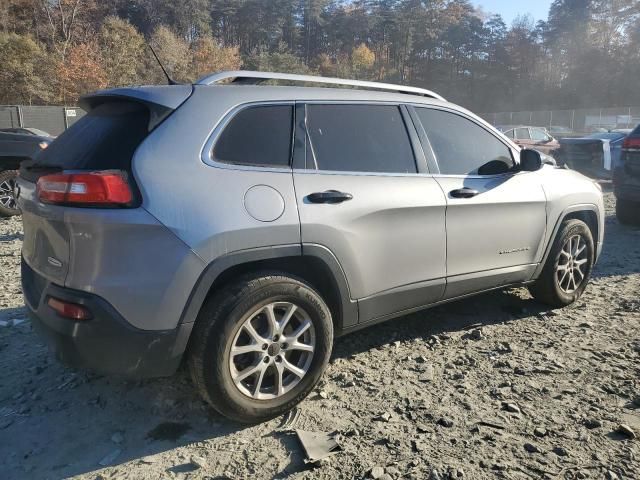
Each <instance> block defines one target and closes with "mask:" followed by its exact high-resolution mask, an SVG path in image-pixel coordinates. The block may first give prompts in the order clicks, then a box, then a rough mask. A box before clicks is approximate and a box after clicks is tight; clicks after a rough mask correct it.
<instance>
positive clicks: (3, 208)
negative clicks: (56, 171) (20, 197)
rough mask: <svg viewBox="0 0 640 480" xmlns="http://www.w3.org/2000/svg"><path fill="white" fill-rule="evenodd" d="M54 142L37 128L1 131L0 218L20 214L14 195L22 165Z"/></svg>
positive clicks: (52, 138)
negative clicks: (18, 171)
mask: <svg viewBox="0 0 640 480" xmlns="http://www.w3.org/2000/svg"><path fill="white" fill-rule="evenodd" d="M53 140H54V137H52V136H51V135H49V134H48V133H47V132H43V131H42V130H38V129H36V128H3V129H0V216H11V215H17V214H19V213H20V210H19V209H18V206H17V205H16V200H15V195H14V189H15V180H16V176H17V170H18V168H20V163H21V162H23V161H24V160H31V159H33V158H34V157H35V156H36V154H38V152H40V151H42V150H44V149H45V148H47V147H48V146H49V144H50V143H51V142H52V141H53Z"/></svg>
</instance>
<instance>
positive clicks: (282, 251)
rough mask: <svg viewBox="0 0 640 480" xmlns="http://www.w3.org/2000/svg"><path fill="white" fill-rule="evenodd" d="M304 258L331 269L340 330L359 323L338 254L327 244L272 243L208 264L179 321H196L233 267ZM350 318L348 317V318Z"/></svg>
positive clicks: (235, 253)
mask: <svg viewBox="0 0 640 480" xmlns="http://www.w3.org/2000/svg"><path fill="white" fill-rule="evenodd" d="M296 257H297V258H302V257H313V258H316V259H317V260H319V261H321V262H322V263H323V264H324V266H325V267H326V268H327V269H328V270H329V272H330V273H331V276H332V277H333V281H334V282H335V284H334V287H335V288H336V289H337V290H338V292H339V296H340V299H339V300H340V308H341V312H340V320H341V321H340V322H339V324H338V325H336V327H337V330H338V331H337V332H336V334H339V333H340V331H341V330H344V329H345V328H348V327H350V326H353V325H355V324H357V323H358V307H357V302H356V301H355V300H352V299H351V295H350V292H349V286H348V283H347V278H346V275H345V273H344V271H343V269H342V267H341V266H340V263H339V262H338V259H337V258H336V256H335V255H334V254H333V253H332V252H331V251H330V250H329V249H328V248H326V247H324V246H322V245H315V244H303V245H301V244H289V245H278V246H272V247H260V248H252V249H248V250H240V251H236V252H232V253H228V254H226V255H223V256H221V257H218V258H216V259H215V260H213V261H212V262H211V263H209V265H207V266H206V267H205V269H204V270H203V272H202V273H201V274H200V277H199V278H198V280H197V282H196V284H195V286H194V288H193V290H192V292H191V294H190V295H189V298H188V300H187V303H186V305H185V307H184V309H183V311H182V315H181V316H180V320H179V322H178V325H181V324H193V323H194V322H195V321H196V318H197V317H198V313H199V312H200V309H201V308H202V305H203V304H204V301H205V299H206V298H207V296H208V295H209V292H210V291H211V287H212V286H213V284H214V282H215V281H216V279H217V278H218V277H219V276H220V275H221V274H222V273H224V272H225V271H227V270H228V269H229V268H232V267H235V266H238V265H242V264H245V263H251V262H256V261H260V260H273V259H278V258H282V259H284V258H296ZM345 319H346V320H345Z"/></svg>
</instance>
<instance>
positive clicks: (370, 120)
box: [307, 104, 417, 173]
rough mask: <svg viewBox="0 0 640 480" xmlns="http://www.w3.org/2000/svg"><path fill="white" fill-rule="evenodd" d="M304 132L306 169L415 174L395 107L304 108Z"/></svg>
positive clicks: (345, 106) (327, 106) (403, 126)
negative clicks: (307, 145) (308, 144)
mask: <svg viewBox="0 0 640 480" xmlns="http://www.w3.org/2000/svg"><path fill="white" fill-rule="evenodd" d="M307 129H308V131H309V136H310V138H311V148H310V149H309V150H310V151H307V165H309V164H310V163H311V164H313V162H314V160H315V166H316V167H317V168H318V169H319V170H336V171H348V172H382V173H416V172H417V169H416V162H415V159H414V156H413V150H412V148H411V143H410V140H409V136H408V133H407V128H406V126H405V124H404V120H403V119H402V114H401V112H400V108H399V107H398V106H395V105H338V104H334V105H317V104H313V105H307ZM309 157H311V160H309Z"/></svg>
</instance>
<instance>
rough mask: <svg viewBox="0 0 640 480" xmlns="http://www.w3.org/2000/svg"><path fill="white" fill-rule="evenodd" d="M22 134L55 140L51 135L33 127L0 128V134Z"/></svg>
mask: <svg viewBox="0 0 640 480" xmlns="http://www.w3.org/2000/svg"><path fill="white" fill-rule="evenodd" d="M2 132H4V133H22V134H24V135H36V136H38V137H47V138H55V137H54V136H53V135H51V134H49V133H47V132H45V131H44V130H40V129H39V128H33V127H12V128H0V133H2Z"/></svg>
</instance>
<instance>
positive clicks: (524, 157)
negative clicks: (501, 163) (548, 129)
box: [520, 148, 542, 172]
mask: <svg viewBox="0 0 640 480" xmlns="http://www.w3.org/2000/svg"><path fill="white" fill-rule="evenodd" d="M541 168H542V156H541V155H540V152H538V151H537V150H530V149H528V148H523V149H522V150H520V170H521V171H523V172H535V171H536V170H540V169H541Z"/></svg>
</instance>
